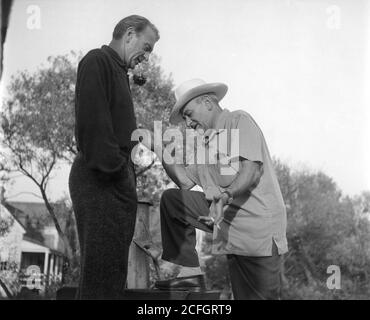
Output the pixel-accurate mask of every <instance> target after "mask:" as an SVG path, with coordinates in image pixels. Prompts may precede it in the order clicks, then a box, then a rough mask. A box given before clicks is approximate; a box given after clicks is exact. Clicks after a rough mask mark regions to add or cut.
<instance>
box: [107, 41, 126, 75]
mask: <svg viewBox="0 0 370 320" xmlns="http://www.w3.org/2000/svg"><path fill="white" fill-rule="evenodd" d="M101 48H102V50H105V51H106V52H107V53H108V54H109V55H110V56H111V57H112V58H113V59H114V60H115V61H116V62H117V63H118V65H119V66H120V67H121V68H122V69H124V70H125V72H126V73H127V72H128V68H127V65H126V64H125V63H124V62H123V60H122V59H121V57H120V56H119V55H118V53H117V52H116V51H115V50H114V49H112V48H111V47H110V46H107V45H103V46H102V47H101Z"/></svg>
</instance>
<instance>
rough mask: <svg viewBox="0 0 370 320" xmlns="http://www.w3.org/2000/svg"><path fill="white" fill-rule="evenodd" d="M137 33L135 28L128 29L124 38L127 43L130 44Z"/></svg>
mask: <svg viewBox="0 0 370 320" xmlns="http://www.w3.org/2000/svg"><path fill="white" fill-rule="evenodd" d="M135 34H136V32H135V29H134V27H128V28H127V30H126V32H125V34H124V37H125V42H127V43H128V42H130V41H131V39H132V38H133V37H134V36H135Z"/></svg>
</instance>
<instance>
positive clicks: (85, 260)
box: [69, 15, 159, 299]
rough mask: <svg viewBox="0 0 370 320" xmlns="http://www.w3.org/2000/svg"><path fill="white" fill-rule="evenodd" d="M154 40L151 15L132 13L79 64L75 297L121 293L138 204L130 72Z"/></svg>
mask: <svg viewBox="0 0 370 320" xmlns="http://www.w3.org/2000/svg"><path fill="white" fill-rule="evenodd" d="M158 40H159V33H158V30H157V28H156V27H155V26H154V25H153V24H152V23H151V22H150V21H148V20H147V19H146V18H144V17H140V16H136V15H135V16H129V17H126V18H124V19H123V20H121V21H120V22H119V23H118V24H117V25H116V27H115V29H114V31H113V39H112V41H111V42H110V44H109V46H106V45H104V46H102V47H101V48H100V49H94V50H91V51H90V52H88V53H87V54H86V56H85V57H84V58H83V59H82V60H81V62H80V63H79V66H78V72H77V83H76V96H75V98H76V99H75V116H76V127H75V137H76V142H77V148H78V151H79V153H78V155H77V157H76V159H75V161H74V163H73V165H72V168H71V172H70V176H69V190H70V195H71V199H72V203H73V209H74V212H75V216H76V221H77V228H78V236H79V241H80V248H81V277H80V283H79V290H78V297H77V298H79V299H118V298H119V297H120V296H121V294H122V292H123V290H124V287H125V284H126V278H127V266H128V252H129V246H130V243H131V240H132V237H133V233H134V227H135V218H136V207H137V196H136V177H135V172H134V167H133V163H132V161H131V159H130V156H129V155H130V154H131V149H132V147H133V145H132V142H131V133H132V132H133V131H134V130H135V129H136V119H135V113H134V107H133V102H132V97H131V91H130V86H129V80H128V75H127V72H128V69H134V68H135V66H136V65H137V64H139V63H141V62H142V61H144V60H147V59H148V56H149V54H150V53H151V52H152V50H153V48H154V45H155V43H156V42H157V41H158Z"/></svg>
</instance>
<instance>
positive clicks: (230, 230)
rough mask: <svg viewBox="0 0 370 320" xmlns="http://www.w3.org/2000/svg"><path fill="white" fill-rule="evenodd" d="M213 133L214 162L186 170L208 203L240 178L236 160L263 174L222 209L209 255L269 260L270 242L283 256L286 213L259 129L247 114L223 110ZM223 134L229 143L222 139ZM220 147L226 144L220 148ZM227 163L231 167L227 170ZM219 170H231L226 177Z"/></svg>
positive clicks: (194, 165) (284, 250)
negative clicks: (254, 164)
mask: <svg viewBox="0 0 370 320" xmlns="http://www.w3.org/2000/svg"><path fill="white" fill-rule="evenodd" d="M215 129H216V131H217V134H216V135H214V136H213V138H210V141H209V143H208V144H211V141H212V139H217V140H218V144H216V145H218V149H217V150H218V154H217V159H218V161H217V162H216V163H215V164H209V163H208V164H192V165H188V166H187V167H186V174H187V176H188V177H189V179H191V180H192V181H193V182H194V183H195V184H197V185H199V186H201V187H202V188H203V190H204V192H205V195H206V198H207V199H209V200H212V199H213V195H216V194H218V193H219V192H220V191H221V190H222V188H227V187H228V186H230V185H231V184H232V182H233V181H234V179H235V178H236V177H237V176H238V172H239V166H235V159H239V158H238V156H239V157H241V158H244V159H247V160H250V161H255V162H259V163H261V164H262V168H263V173H262V176H261V179H260V180H259V182H258V184H257V185H256V186H254V187H252V188H251V189H250V190H249V191H248V192H246V193H245V194H243V195H241V196H238V197H236V198H234V199H233V201H232V203H231V204H230V205H227V206H225V207H224V218H223V220H222V222H221V223H220V229H218V228H216V227H215V228H214V231H213V244H212V253H214V254H237V255H244V256H271V255H272V243H273V241H274V242H275V244H276V246H277V248H278V252H279V254H283V253H286V252H287V251H288V246H287V239H286V225H287V218H286V209H285V205H284V201H283V197H282V194H281V191H280V187H279V183H278V180H277V177H276V174H275V172H274V168H273V164H272V160H271V157H270V153H269V150H268V148H267V144H266V141H265V138H264V136H263V134H262V131H261V129H260V128H259V127H258V125H257V123H256V122H255V121H254V119H253V118H252V117H251V116H250V115H249V114H248V113H247V112H244V111H233V112H230V111H228V110H226V109H224V110H223V111H222V113H221V115H220V117H219V119H218V121H217V125H216V128H215ZM232 129H238V130H236V131H235V130H232ZM232 132H233V133H232ZM235 132H238V133H239V139H236V138H235V136H233V134H234V135H235ZM225 133H227V139H226V140H225V139H221V138H220V137H221V135H222V134H225ZM226 141H227V143H226ZM222 143H224V144H225V143H226V144H227V145H226V146H222ZM236 146H238V147H239V148H238V150H237V148H235V147H236ZM235 150H237V151H238V152H237V153H235ZM225 159H226V160H225ZM225 163H229V164H228V166H225ZM232 163H234V165H232ZM237 164H238V163H237ZM239 164H240V163H239ZM222 168H223V169H225V168H228V169H230V170H229V171H226V174H225V171H221V169H222Z"/></svg>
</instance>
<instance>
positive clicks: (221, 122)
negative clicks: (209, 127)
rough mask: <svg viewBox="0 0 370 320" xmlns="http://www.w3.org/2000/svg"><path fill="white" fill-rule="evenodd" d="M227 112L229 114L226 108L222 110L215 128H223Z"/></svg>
mask: <svg viewBox="0 0 370 320" xmlns="http://www.w3.org/2000/svg"><path fill="white" fill-rule="evenodd" d="M229 114H230V111H229V110H227V109H223V110H222V112H221V114H220V116H219V117H218V119H217V122H216V125H215V129H216V130H219V129H225V125H226V120H227V117H228V116H229Z"/></svg>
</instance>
